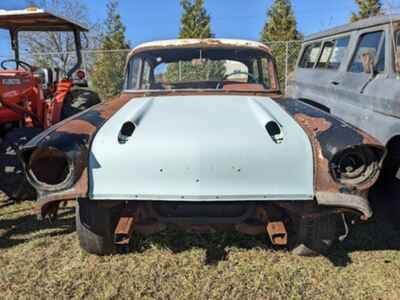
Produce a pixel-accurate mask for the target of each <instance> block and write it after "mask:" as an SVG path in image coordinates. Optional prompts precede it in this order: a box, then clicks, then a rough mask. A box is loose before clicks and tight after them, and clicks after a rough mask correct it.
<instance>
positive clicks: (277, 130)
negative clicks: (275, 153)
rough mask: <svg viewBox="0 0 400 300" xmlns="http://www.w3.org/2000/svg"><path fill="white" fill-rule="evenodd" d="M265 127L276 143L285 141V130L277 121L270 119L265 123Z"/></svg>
mask: <svg viewBox="0 0 400 300" xmlns="http://www.w3.org/2000/svg"><path fill="white" fill-rule="evenodd" d="M265 129H266V130H267V132H268V134H269V136H270V137H271V138H272V140H273V141H274V142H275V143H276V144H281V143H282V142H283V132H282V129H281V127H280V126H279V124H278V123H277V122H275V121H269V122H268V123H267V124H265Z"/></svg>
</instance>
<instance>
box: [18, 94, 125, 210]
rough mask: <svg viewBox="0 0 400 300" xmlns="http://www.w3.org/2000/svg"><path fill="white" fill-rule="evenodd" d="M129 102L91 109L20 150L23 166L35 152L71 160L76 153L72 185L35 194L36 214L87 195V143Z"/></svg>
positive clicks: (120, 98) (116, 101) (119, 100)
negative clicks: (43, 150)
mask: <svg viewBox="0 0 400 300" xmlns="http://www.w3.org/2000/svg"><path fill="white" fill-rule="evenodd" d="M130 99H132V95H129V94H122V95H120V96H118V97H115V98H113V99H111V100H109V101H108V102H106V103H102V104H99V105H96V106H93V107H92V108H90V109H89V110H86V111H84V112H82V113H80V114H77V115H75V116H73V117H71V118H69V119H66V120H64V121H62V122H60V123H57V124H56V125H54V126H52V127H50V128H49V129H47V130H45V131H44V132H42V133H41V134H39V135H38V136H36V137H35V138H34V139H33V140H31V141H30V142H28V143H27V144H26V145H25V146H24V147H23V148H22V149H21V152H20V153H19V156H20V159H21V160H22V162H23V164H24V166H26V164H27V162H28V160H29V157H30V155H31V154H32V153H33V151H34V150H35V149H38V148H57V149H59V150H61V151H63V152H65V153H67V154H68V155H71V156H73V155H76V154H77V153H79V155H80V157H78V158H76V157H74V159H76V160H78V164H77V165H78V167H75V169H74V172H75V174H74V178H73V180H74V183H73V185H72V186H69V187H66V188H65V189H61V190H58V191H53V192H50V191H49V192H44V191H38V203H37V210H38V211H42V206H48V205H49V203H50V202H52V201H55V202H57V201H59V200H68V199H76V198H79V197H85V196H86V195H87V192H88V171H87V161H88V153H89V151H88V150H89V148H90V144H91V141H92V139H93V137H94V135H95V133H96V132H97V130H98V129H99V128H100V127H101V126H102V125H103V124H104V123H105V122H106V121H107V120H108V119H109V118H111V117H112V116H113V115H114V113H116V112H117V111H118V110H119V109H120V108H121V107H122V106H124V105H125V104H126V103H127V102H128V101H129V100H130ZM76 147H80V149H79V150H80V151H76V150H77V149H76ZM25 171H28V170H25Z"/></svg>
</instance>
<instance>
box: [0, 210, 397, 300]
mask: <svg viewBox="0 0 400 300" xmlns="http://www.w3.org/2000/svg"><path fill="white" fill-rule="evenodd" d="M32 206H33V203H32V202H26V203H23V204H19V205H10V206H4V204H2V203H1V202H0V266H1V270H0V298H2V299H13V298H29V299H31V298H55V299H62V298H65V299H67V298H100V299H112V298H131V299H303V298H305V299H311V298H312V299H400V252H399V251H398V249H400V232H399V231H397V230H396V229H395V228H393V226H392V225H391V224H390V223H388V222H387V218H386V217H380V218H378V219H377V220H373V221H371V222H369V223H368V224H362V225H361V224H360V225H356V226H354V228H353V230H352V234H351V236H350V237H349V239H348V240H347V241H346V242H344V243H342V244H340V245H338V246H337V247H336V248H335V249H333V252H332V255H330V257H317V258H302V257H297V256H295V255H292V254H290V253H288V252H286V251H284V250H282V249H273V248H271V247H270V246H269V244H268V243H267V240H266V237H265V236H260V237H256V238H252V237H247V236H243V235H239V234H236V233H218V234H206V235H200V234H189V233H183V232H179V231H175V230H170V231H168V232H166V233H163V234H158V235H155V236H151V237H139V236H138V237H136V240H135V243H134V244H135V245H134V246H135V249H136V250H135V251H132V252H130V253H127V254H125V255H115V256H109V257H96V256H92V255H88V254H86V253H84V252H82V251H81V250H80V248H79V245H78V241H77V236H76V233H75V224H74V210H73V208H72V207H69V208H67V209H65V210H62V211H61V214H62V215H61V218H60V219H59V220H58V221H56V222H54V223H53V224H50V223H48V222H38V221H36V219H35V217H34V216H33V215H32V213H31V207H32Z"/></svg>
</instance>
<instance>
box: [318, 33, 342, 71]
mask: <svg viewBox="0 0 400 300" xmlns="http://www.w3.org/2000/svg"><path fill="white" fill-rule="evenodd" d="M349 41H350V37H348V36H345V37H342V38H339V39H337V40H332V41H326V42H325V43H324V47H323V49H322V54H321V56H320V58H319V61H318V64H317V68H326V69H332V70H337V69H339V67H340V64H341V63H342V61H343V59H344V58H345V56H346V53H347V46H348V45H349Z"/></svg>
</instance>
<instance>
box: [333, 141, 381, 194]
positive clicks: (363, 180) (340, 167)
mask: <svg viewBox="0 0 400 300" xmlns="http://www.w3.org/2000/svg"><path fill="white" fill-rule="evenodd" d="M378 150H379V151H378ZM382 152H383V151H382V150H380V149H377V148H374V147H371V146H369V145H360V146H354V147H350V148H347V149H344V150H342V151H340V152H339V153H337V154H336V155H335V156H334V157H333V159H332V160H331V161H330V163H329V168H330V172H331V176H332V177H333V178H334V179H335V180H336V181H337V182H339V183H341V184H343V185H346V186H352V187H360V186H364V185H368V184H369V183H370V182H371V181H374V180H376V179H377V177H378V175H379V171H380V165H381V164H380V163H381V160H382V157H383V155H382Z"/></svg>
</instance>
